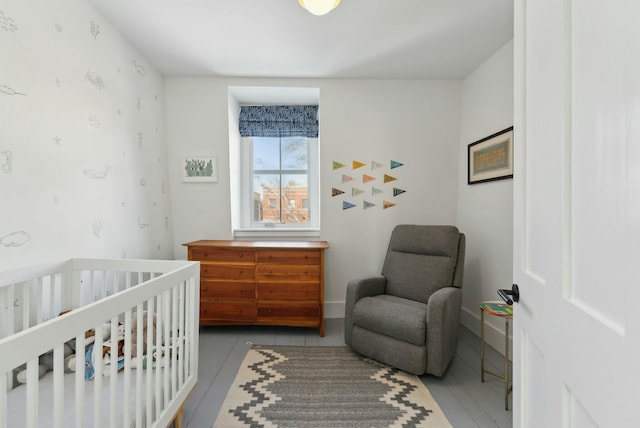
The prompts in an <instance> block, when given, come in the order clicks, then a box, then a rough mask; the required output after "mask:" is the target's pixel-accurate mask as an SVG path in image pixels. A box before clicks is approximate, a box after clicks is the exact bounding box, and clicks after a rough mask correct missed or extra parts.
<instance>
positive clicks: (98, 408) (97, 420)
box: [93, 325, 103, 428]
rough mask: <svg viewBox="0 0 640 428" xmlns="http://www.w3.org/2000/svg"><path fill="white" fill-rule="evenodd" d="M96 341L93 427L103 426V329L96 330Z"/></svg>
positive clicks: (94, 347)
mask: <svg viewBox="0 0 640 428" xmlns="http://www.w3.org/2000/svg"><path fill="white" fill-rule="evenodd" d="M94 331H95V341H94V342H93V369H94V376H93V426H94V427H95V428H100V427H101V426H102V417H101V416H102V343H103V342H102V334H103V327H102V325H98V326H97V327H96V328H95V330H94Z"/></svg>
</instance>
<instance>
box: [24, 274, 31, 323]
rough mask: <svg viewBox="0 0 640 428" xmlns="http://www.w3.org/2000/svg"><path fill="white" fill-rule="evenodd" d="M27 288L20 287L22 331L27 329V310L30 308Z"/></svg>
mask: <svg viewBox="0 0 640 428" xmlns="http://www.w3.org/2000/svg"><path fill="white" fill-rule="evenodd" d="M29 296H30V293H29V287H27V286H26V284H25V285H24V286H23V287H22V329H23V330H26V329H28V328H29V308H30V306H29V305H30V304H31V303H30V300H29Z"/></svg>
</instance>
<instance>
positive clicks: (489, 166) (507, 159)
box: [467, 126, 513, 185]
mask: <svg viewBox="0 0 640 428" xmlns="http://www.w3.org/2000/svg"><path fill="white" fill-rule="evenodd" d="M507 178H513V126H511V127H509V128H507V129H503V130H502V131H500V132H496V133H495V134H492V135H489V136H488V137H485V138H483V139H482V140H478V141H476V142H474V143H471V144H469V145H468V146H467V184H468V185H471V184H477V183H484V182H487V181H495V180H504V179H507Z"/></svg>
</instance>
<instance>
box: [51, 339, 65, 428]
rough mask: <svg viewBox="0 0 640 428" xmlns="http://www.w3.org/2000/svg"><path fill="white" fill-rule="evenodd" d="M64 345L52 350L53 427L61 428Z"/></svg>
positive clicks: (62, 415) (62, 416)
mask: <svg viewBox="0 0 640 428" xmlns="http://www.w3.org/2000/svg"><path fill="white" fill-rule="evenodd" d="M63 410H64V344H61V345H58V346H56V347H55V348H54V350H53V426H54V427H55V428H63V418H64V413H63Z"/></svg>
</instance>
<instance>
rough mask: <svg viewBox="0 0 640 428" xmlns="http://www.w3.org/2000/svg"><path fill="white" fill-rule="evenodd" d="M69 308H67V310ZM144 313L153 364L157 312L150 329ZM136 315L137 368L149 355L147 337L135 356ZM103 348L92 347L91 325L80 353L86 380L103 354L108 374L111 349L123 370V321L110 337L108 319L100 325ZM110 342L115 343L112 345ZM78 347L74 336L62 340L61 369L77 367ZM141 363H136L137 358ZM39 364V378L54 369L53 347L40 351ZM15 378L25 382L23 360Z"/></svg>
mask: <svg viewBox="0 0 640 428" xmlns="http://www.w3.org/2000/svg"><path fill="white" fill-rule="evenodd" d="M67 312H68V311H67ZM64 313H66V312H62V313H61V314H60V315H63V314H64ZM142 317H143V327H142V328H143V338H145V339H146V340H148V341H149V343H150V345H151V350H152V352H151V354H152V355H151V356H150V357H151V361H152V367H153V366H155V361H156V358H157V357H158V355H156V354H157V351H156V347H155V346H154V343H155V338H156V337H155V336H156V314H153V316H152V328H151V331H149V329H148V326H147V324H148V319H147V312H146V311H144V312H143V314H142ZM137 321H138V317H137V314H136V313H135V312H134V313H133V314H132V316H131V325H132V328H131V330H132V331H131V368H137V367H138V366H140V365H141V366H142V368H146V367H147V362H148V356H147V343H146V340H145V341H143V343H142V355H141V356H140V357H138V355H137V351H138V346H137V338H138V334H137V331H138V322H137ZM101 330H102V341H103V343H102V352H100V353H96V352H95V350H94V342H95V330H94V329H91V330H88V331H86V332H85V351H84V353H83V354H81V355H83V359H84V366H85V376H84V377H85V380H91V379H93V378H94V376H95V363H96V357H97V356H98V355H99V356H100V357H101V358H102V363H103V371H102V373H103V376H104V377H109V376H110V374H111V371H110V364H111V350H112V349H117V363H116V364H117V369H116V370H117V371H119V370H122V368H124V364H125V357H124V344H125V327H124V325H123V324H121V323H119V324H118V333H117V338H114V339H115V340H112V338H111V323H110V322H106V323H104V324H103V325H102V329H101ZM147 333H149V334H150V337H149V338H147ZM112 343H115V345H113V346H112ZM77 352H78V350H77V349H76V340H75V338H73V339H71V340H69V341H67V342H65V344H64V371H65V373H68V372H74V371H75V369H76V356H77ZM140 361H141V362H142V364H139V362H140ZM38 362H39V367H38V377H39V378H42V376H44V375H45V374H46V373H47V372H49V371H51V370H53V351H51V352H48V353H46V354H43V355H41V356H40V358H39V361H38ZM16 372H17V374H16V380H17V381H18V383H26V381H27V370H26V364H23V365H22V366H20V367H18V368H17V369H16Z"/></svg>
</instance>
